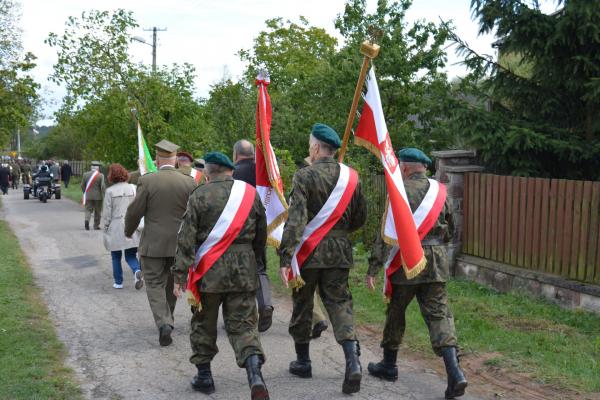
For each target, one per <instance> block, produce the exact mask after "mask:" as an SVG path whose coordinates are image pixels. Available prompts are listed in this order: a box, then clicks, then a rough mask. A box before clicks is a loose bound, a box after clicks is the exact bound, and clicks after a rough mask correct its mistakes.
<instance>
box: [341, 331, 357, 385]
mask: <svg viewBox="0 0 600 400" xmlns="http://www.w3.org/2000/svg"><path fill="white" fill-rule="evenodd" d="M342 348H343V349H344V356H346V374H345V375H344V383H343V385H342V392H343V393H345V394H350V393H358V391H360V380H361V378H362V368H361V366H360V360H359V359H358V357H359V356H360V347H359V345H358V341H357V340H345V341H343V342H342Z"/></svg>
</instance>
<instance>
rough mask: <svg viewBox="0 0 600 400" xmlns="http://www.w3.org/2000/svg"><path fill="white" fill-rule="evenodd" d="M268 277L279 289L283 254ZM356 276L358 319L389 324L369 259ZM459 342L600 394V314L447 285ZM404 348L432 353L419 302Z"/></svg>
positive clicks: (512, 366)
mask: <svg viewBox="0 0 600 400" xmlns="http://www.w3.org/2000/svg"><path fill="white" fill-rule="evenodd" d="M268 258H269V262H270V263H269V268H268V271H269V275H270V277H271V279H272V281H273V283H274V286H275V287H276V288H278V289H277V290H279V291H285V289H284V288H283V287H282V285H281V282H280V280H279V276H278V267H279V265H278V261H279V260H278V258H277V257H276V256H275V253H274V252H273V251H272V250H270V251H269V256H268ZM355 261H356V267H355V268H354V269H353V270H352V272H351V274H350V287H351V290H352V295H353V298H354V312H355V317H356V321H357V323H358V324H368V325H370V326H374V327H380V328H381V329H382V328H383V323H384V321H385V304H384V303H383V300H382V294H381V285H382V280H381V275H380V277H379V281H378V284H379V287H378V288H377V289H376V291H375V292H370V291H369V290H367V288H366V287H365V285H364V283H363V282H364V276H365V273H366V270H367V263H366V257H365V256H364V255H362V256H356V257H355ZM448 295H449V298H450V307H451V310H452V312H453V314H454V318H455V323H456V329H457V334H458V338H459V343H460V345H461V347H462V348H463V350H464V351H465V352H466V353H478V354H479V355H483V354H484V353H494V356H493V357H492V358H490V360H488V361H486V365H490V366H499V367H503V368H508V369H509V370H513V371H518V372H524V373H527V374H530V375H531V376H532V377H533V378H534V379H536V380H537V381H538V382H540V383H546V384H552V385H555V386H558V387H562V388H566V389H573V390H584V391H587V392H600V316H597V315H595V314H591V313H587V312H583V311H570V310H564V309H561V308H560V307H558V306H556V305H554V304H551V303H549V302H546V301H543V300H536V299H531V298H530V297H527V296H525V295H519V294H514V293H509V294H500V293H497V292H496V291H494V290H492V289H488V288H486V287H483V286H481V285H478V284H476V283H472V282H466V281H456V280H453V281H451V282H449V284H448ZM404 345H405V346H406V347H407V348H409V349H410V350H413V351H417V352H419V353H423V354H426V355H431V357H434V355H433V352H432V350H431V347H430V343H429V335H428V331H427V327H426V326H425V323H424V322H423V319H422V317H421V314H420V311H419V307H418V305H417V302H416V300H415V301H413V302H412V303H411V305H410V306H409V308H408V311H407V327H406V335H405V339H404Z"/></svg>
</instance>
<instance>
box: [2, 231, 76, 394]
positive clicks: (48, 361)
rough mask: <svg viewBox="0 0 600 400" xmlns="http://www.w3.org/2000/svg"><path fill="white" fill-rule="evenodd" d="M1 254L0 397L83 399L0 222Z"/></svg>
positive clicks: (27, 273)
mask: <svg viewBox="0 0 600 400" xmlns="http://www.w3.org/2000/svg"><path fill="white" fill-rule="evenodd" d="M0 254H2V257H0V398H2V399H79V398H82V396H81V391H80V389H79V388H78V387H77V385H76V383H75V380H74V377H73V372H72V371H71V370H70V369H68V368H67V367H65V366H64V357H65V349H64V347H63V344H62V343H61V342H60V341H59V340H58V339H57V337H56V333H55V331H54V326H53V325H52V323H51V322H50V319H49V318H48V311H47V309H46V305H45V304H44V302H43V301H42V297H41V294H40V292H39V289H38V288H36V287H35V285H34V283H33V277H32V275H31V272H30V271H29V269H28V267H27V264H26V261H25V257H24V256H23V253H22V252H21V250H20V247H19V242H18V241H17V238H16V237H15V236H14V235H13V234H12V232H11V231H10V229H9V227H8V225H7V224H6V222H4V221H0Z"/></svg>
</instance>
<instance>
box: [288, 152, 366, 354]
mask: <svg viewBox="0 0 600 400" xmlns="http://www.w3.org/2000/svg"><path fill="white" fill-rule="evenodd" d="M339 174H340V167H339V165H338V163H337V162H336V161H335V160H334V159H333V158H332V157H324V158H321V159H319V160H317V161H315V162H314V163H313V165H311V166H308V167H305V168H302V169H300V170H298V171H297V172H296V174H295V175H294V180H293V188H292V194H291V196H290V208H289V210H288V219H287V222H286V224H285V227H284V232H283V238H282V241H281V247H280V249H279V254H280V257H281V266H282V267H285V266H289V265H290V264H291V259H292V256H293V254H294V250H295V248H296V246H297V245H298V244H299V243H300V241H301V238H302V233H303V232H304V228H305V226H306V224H307V223H308V221H310V220H311V219H313V218H314V216H315V215H316V214H317V213H318V212H319V211H320V210H321V208H322V207H323V204H325V202H326V201H327V198H328V197H329V195H330V194H331V192H332V191H333V188H334V187H335V184H336V183H337V180H338V177H339ZM366 217H367V205H366V201H365V198H364V196H363V195H362V192H361V188H360V184H359V185H358V186H357V188H356V191H355V192H354V195H353V197H352V200H351V201H350V204H349V206H348V208H347V209H346V211H345V212H344V215H343V216H342V217H341V218H340V220H339V221H338V222H337V224H336V225H335V226H334V227H333V229H332V230H331V231H329V233H328V234H327V235H326V236H325V237H324V238H323V240H322V241H321V242H320V243H319V245H318V246H317V247H316V248H315V250H314V251H313V253H312V254H311V255H310V256H309V257H308V259H307V260H306V262H305V263H304V266H303V267H302V269H301V276H302V279H303V280H304V281H305V282H306V284H305V285H304V286H303V287H302V288H300V289H299V290H294V292H293V294H292V299H293V303H294V310H293V313H292V319H291V321H290V326H289V333H290V335H292V337H293V338H294V341H295V343H308V342H310V339H311V332H312V312H313V304H314V301H313V300H314V293H315V289H316V288H317V287H318V288H319V293H320V295H321V299H322V300H323V304H324V305H325V309H326V310H327V313H328V314H329V319H330V320H331V323H332V325H333V330H334V334H335V338H336V340H337V341H338V342H339V343H342V342H343V341H346V340H350V341H354V340H356V333H355V331H354V318H353V315H352V294H351V293H350V289H349V287H348V274H349V271H350V268H351V267H352V266H353V259H352V243H351V242H350V239H349V238H348V234H349V233H350V232H353V231H355V230H357V229H359V228H360V227H361V226H362V225H363V224H364V223H365V220H366Z"/></svg>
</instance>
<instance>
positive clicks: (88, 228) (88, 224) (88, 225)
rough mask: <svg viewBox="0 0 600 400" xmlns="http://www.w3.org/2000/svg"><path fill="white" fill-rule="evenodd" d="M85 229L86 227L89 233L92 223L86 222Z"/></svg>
mask: <svg viewBox="0 0 600 400" xmlns="http://www.w3.org/2000/svg"><path fill="white" fill-rule="evenodd" d="M84 227H85V230H86V231H89V230H90V221H85V224H84Z"/></svg>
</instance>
